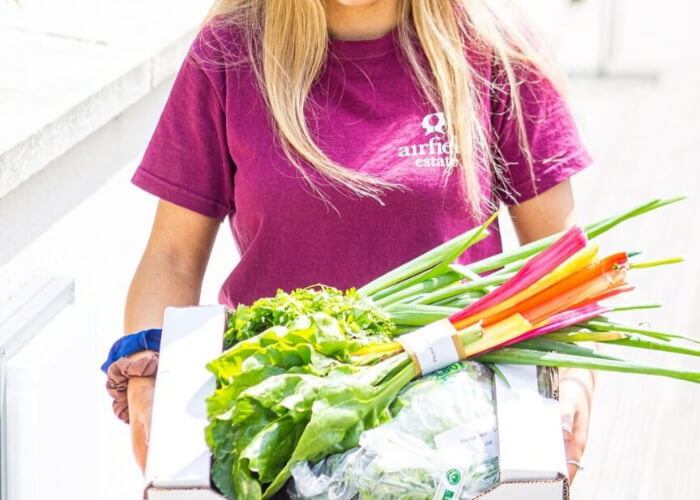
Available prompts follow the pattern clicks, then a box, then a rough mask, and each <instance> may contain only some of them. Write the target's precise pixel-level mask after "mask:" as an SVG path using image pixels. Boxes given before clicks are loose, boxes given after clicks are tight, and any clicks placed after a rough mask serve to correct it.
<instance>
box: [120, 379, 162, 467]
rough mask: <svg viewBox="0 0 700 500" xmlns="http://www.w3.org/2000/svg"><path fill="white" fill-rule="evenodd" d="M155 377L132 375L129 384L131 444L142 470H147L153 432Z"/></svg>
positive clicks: (127, 391)
mask: <svg viewBox="0 0 700 500" xmlns="http://www.w3.org/2000/svg"><path fill="white" fill-rule="evenodd" d="M155 385H156V378H155V377H132V378H130V379H129V385H128V386H127V390H126V393H127V400H128V402H129V424H130V425H131V445H132V447H133V450H134V456H135V457H136V462H137V463H138V465H139V467H140V468H141V472H143V473H145V472H146V456H147V455H148V437H149V434H150V432H151V411H152V409H153V389H154V387H155Z"/></svg>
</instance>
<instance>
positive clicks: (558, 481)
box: [144, 306, 568, 500]
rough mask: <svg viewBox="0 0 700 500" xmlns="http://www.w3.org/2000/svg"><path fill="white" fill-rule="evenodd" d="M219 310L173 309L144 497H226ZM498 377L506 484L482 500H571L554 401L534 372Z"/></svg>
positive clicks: (222, 319) (166, 326)
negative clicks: (210, 421) (213, 366)
mask: <svg viewBox="0 0 700 500" xmlns="http://www.w3.org/2000/svg"><path fill="white" fill-rule="evenodd" d="M227 317H228V313H227V310H226V309H225V308H224V307H222V306H204V307H187V308H168V309H167V310H166V312H165V319H164V323H163V339H162V344H161V354H160V366H159V367H158V378H157V383H156V389H155V396H154V402H153V416H152V426H151V435H150V441H149V451H148V462H147V467H146V488H145V492H144V498H145V499H147V500H222V499H223V498H224V497H223V496H221V495H220V494H218V493H217V492H215V491H214V490H213V489H212V487H211V484H210V479H209V476H210V457H209V449H208V448H207V445H206V442H205V441H204V428H205V427H206V425H207V418H206V405H205V398H206V397H207V396H208V395H210V394H211V393H212V392H213V391H214V378H213V376H211V374H210V373H209V372H208V371H207V370H206V369H205V365H206V363H207V362H208V361H210V360H212V359H214V358H215V357H217V356H218V355H219V354H220V353H221V351H222V344H223V341H222V336H223V332H224V331H225V328H226V320H227ZM501 370H502V371H503V372H504V374H505V375H506V377H507V379H508V382H509V385H510V387H508V386H506V385H505V384H503V383H502V382H501V381H500V380H499V379H496V407H497V418H498V425H499V461H500V465H501V483H500V484H498V485H497V486H495V487H494V488H492V489H491V490H489V491H487V492H485V493H483V494H482V495H480V496H479V497H477V498H479V500H513V499H517V500H567V499H568V483H567V480H566V479H565V473H566V461H565V456H564V445H563V440H562V433H561V426H560V421H559V410H558V405H557V403H556V401H554V400H551V399H547V398H544V397H542V396H540V394H539V392H538V389H537V374H536V370H535V368H534V367H526V366H502V367H501Z"/></svg>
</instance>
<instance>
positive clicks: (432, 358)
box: [398, 319, 459, 375]
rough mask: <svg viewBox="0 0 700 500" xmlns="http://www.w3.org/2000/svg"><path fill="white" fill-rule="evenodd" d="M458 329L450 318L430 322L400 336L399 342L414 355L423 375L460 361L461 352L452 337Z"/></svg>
mask: <svg viewBox="0 0 700 500" xmlns="http://www.w3.org/2000/svg"><path fill="white" fill-rule="evenodd" d="M456 334H457V330H455V327H454V326H452V323H450V321H449V320H448V319H442V320H440V321H436V322H435V323H430V324H429V325H426V326H424V327H422V328H419V329H418V330H416V331H415V332H411V333H406V334H404V335H401V336H400V337H399V339H398V340H399V342H400V343H401V345H402V346H403V347H404V349H406V351H408V353H409V354H412V355H413V356H414V359H415V360H416V361H417V362H418V365H419V367H420V371H421V373H422V374H423V375H426V374H428V373H432V372H434V371H437V370H439V369H440V368H444V367H446V366H449V365H451V364H452V363H454V362H456V361H459V353H458V352H457V347H456V346H455V342H454V339H453V338H452V337H453V336H454V335H456Z"/></svg>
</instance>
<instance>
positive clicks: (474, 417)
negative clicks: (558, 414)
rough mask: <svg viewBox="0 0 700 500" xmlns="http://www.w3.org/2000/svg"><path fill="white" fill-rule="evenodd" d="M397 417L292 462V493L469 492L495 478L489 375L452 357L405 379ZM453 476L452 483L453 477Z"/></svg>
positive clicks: (381, 496)
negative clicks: (342, 448) (338, 447)
mask: <svg viewBox="0 0 700 500" xmlns="http://www.w3.org/2000/svg"><path fill="white" fill-rule="evenodd" d="M391 411H392V414H393V416H394V418H393V419H392V420H391V421H389V422H387V423H386V424H384V425H382V426H380V427H377V428H375V429H371V430H368V431H365V432H363V433H362V435H361V437H360V444H359V446H358V447H357V448H354V449H351V450H348V451H346V452H345V453H341V454H337V455H332V456H329V457H327V458H326V459H324V460H322V461H321V462H319V463H317V464H309V463H306V462H303V463H299V464H296V465H295V466H294V467H293V469H292V474H293V478H294V481H291V482H290V486H289V488H288V494H289V495H290V497H291V498H292V499H296V500H351V499H357V498H359V499H372V500H389V499H401V498H404V499H412V500H420V499H427V500H432V499H433V498H442V497H443V495H442V493H441V492H443V491H444V490H445V489H446V488H448V489H451V491H452V492H453V494H454V496H453V498H455V499H457V498H460V499H464V500H467V499H470V498H473V497H474V496H476V495H478V494H479V493H481V492H483V491H485V490H487V489H488V488H490V487H491V486H493V485H495V484H496V483H497V482H498V458H497V455H498V441H497V440H498V436H497V432H496V411H495V404H494V392H493V374H492V372H491V371H490V370H489V369H488V368H486V367H485V366H484V365H481V364H479V363H473V362H461V363H455V364H453V365H451V366H449V367H447V368H445V369H443V370H440V371H438V372H435V373H433V374H431V375H428V376H426V377H423V378H421V379H418V380H416V381H414V382H412V383H411V384H410V385H408V386H407V387H406V388H405V389H404V390H403V391H402V392H401V393H400V394H399V396H398V397H397V399H396V401H394V403H393V404H392V407H391ZM452 483H454V484H452Z"/></svg>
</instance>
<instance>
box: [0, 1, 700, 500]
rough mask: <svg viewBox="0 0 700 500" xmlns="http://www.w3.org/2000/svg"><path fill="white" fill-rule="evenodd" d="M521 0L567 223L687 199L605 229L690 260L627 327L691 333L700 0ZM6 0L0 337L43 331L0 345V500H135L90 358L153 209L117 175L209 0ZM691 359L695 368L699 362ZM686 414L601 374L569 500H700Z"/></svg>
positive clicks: (637, 385)
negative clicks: (561, 74) (558, 162)
mask: <svg viewBox="0 0 700 500" xmlns="http://www.w3.org/2000/svg"><path fill="white" fill-rule="evenodd" d="M521 3H522V4H523V6H524V8H525V9H526V10H528V11H529V13H530V14H531V16H532V17H533V18H535V19H536V20H537V21H538V22H539V23H540V24H541V26H542V28H543V30H544V31H545V33H547V35H548V37H549V39H550V42H551V44H552V45H553V47H554V48H555V50H556V53H557V55H558V58H559V61H560V63H561V65H562V67H563V68H564V69H565V70H566V72H567V73H568V74H569V75H570V88H569V91H570V93H569V98H570V101H571V106H572V108H573V109H574V111H575V113H576V115H577V118H578V122H579V124H580V128H581V130H582V133H583V134H584V136H585V138H586V142H587V144H588V145H589V148H590V150H591V152H592V153H593V156H594V157H595V159H596V163H595V165H594V166H593V167H592V168H590V169H588V170H587V171H585V172H583V173H582V174H580V175H578V176H577V177H576V178H575V180H574V185H575V191H576V197H577V205H578V207H579V209H578V210H579V214H580V218H581V220H582V221H583V222H585V221H590V220H595V219H597V218H599V217H602V216H604V215H607V214H610V213H611V212H615V211H617V210H621V209H624V208H627V207H630V206H632V205H635V204H638V203H641V202H643V201H646V200H648V199H650V198H653V197H660V196H672V195H676V194H679V193H685V194H688V195H689V197H690V199H689V200H688V201H686V202H684V203H682V204H679V205H675V206H673V207H669V208H667V209H664V210H663V211H660V212H658V213H654V214H652V215H650V216H646V217H645V218H643V219H642V220H639V221H635V222H632V223H629V224H627V225H625V226H624V227H622V228H620V229H618V230H616V231H614V233H613V234H612V235H611V236H610V237H608V238H607V239H605V240H604V241H605V249H607V250H610V251H612V250H619V249H630V250H638V249H639V250H643V251H644V252H645V257H648V258H649V259H653V258H661V257H666V256H669V255H683V256H685V258H686V262H685V263H684V264H682V265H679V266H675V267H670V268H660V269H651V270H648V271H645V272H641V271H640V272H639V274H638V275H637V276H636V277H635V280H636V282H637V285H638V291H637V292H635V294H636V299H635V301H638V302H658V301H663V302H664V303H665V307H664V308H663V309H662V310H658V311H649V312H647V313H644V314H637V313H635V315H634V317H632V316H630V320H631V321H642V322H645V323H649V324H651V325H653V326H654V327H656V328H658V329H662V330H669V331H676V332H679V333H683V334H691V335H696V336H698V333H697V328H696V325H697V324H698V322H699V321H700V291H699V287H698V285H697V282H698V279H699V278H700V263H699V260H698V255H700V236H699V234H700V175H699V174H698V167H700V160H699V159H698V156H699V155H698V153H697V147H698V146H697V145H698V142H700V141H699V139H700V137H699V135H700V132H699V131H700V94H699V92H698V89H700V53H699V51H698V47H700V30H698V28H697V19H698V17H699V16H700V5H699V4H697V3H695V2H689V1H687V0H685V1H683V0H667V1H665V2H654V1H651V0H636V1H633V0H580V1H578V2H571V1H570V0H527V1H525V0H521ZM20 4H21V6H17V5H16V4H15V3H14V2H12V1H11V0H0V342H2V343H5V345H10V344H8V342H9V341H8V336H9V335H10V334H11V333H13V332H17V331H20V330H22V331H24V332H25V333H26V332H28V331H29V330H31V327H32V325H34V326H35V327H36V328H34V330H37V331H38V333H36V335H35V336H34V337H33V339H32V340H31V341H29V342H28V343H27V344H26V345H25V346H24V347H23V348H22V349H20V350H19V351H18V352H17V353H15V354H13V355H11V356H10V355H8V356H5V350H4V348H3V349H0V358H3V356H5V358H4V359H2V360H0V365H2V366H0V368H1V369H0V375H3V376H4V377H5V378H3V379H2V380H0V399H1V398H4V403H3V404H0V410H3V411H4V413H3V414H2V416H1V417H0V418H2V419H3V420H2V434H0V440H4V443H5V444H6V446H7V453H8V455H7V457H6V461H5V463H4V466H5V469H6V470H5V474H6V477H3V478H2V484H3V487H4V488H7V494H8V496H7V498H10V499H12V500H39V499H42V500H43V499H46V498H73V499H76V500H82V499H88V498H90V499H92V498H98V499H105V500H117V499H120V500H123V499H127V498H131V499H136V498H140V495H141V488H142V484H141V477H140V472H139V471H138V469H137V468H136V466H135V465H134V463H133V460H132V458H131V451H130V444H129V435H128V428H127V426H125V425H123V424H122V423H121V422H119V421H117V420H116V418H114V417H113V415H112V414H111V410H110V401H109V399H108V397H107V395H106V393H105V391H104V377H103V375H102V373H101V372H100V371H99V365H100V363H101V362H102V361H103V358H104V357H105V355H106V352H107V350H108V347H109V346H110V345H111V343H112V342H113V341H114V340H115V339H116V338H117V337H118V336H119V335H121V334H122V331H121V323H122V319H121V315H122V310H123V304H124V297H125V295H126V290H127V287H128V284H129V280H130V278H131V275H132V273H133V270H134V269H135V267H136V264H137V262H138V259H139V257H140V253H141V251H142V249H143V246H144V244H145V242H146V238H147V236H148V232H149V229H150V223H151V220H152V216H153V211H154V208H155V200H154V199H152V198H151V197H150V196H148V195H146V194H144V193H142V192H140V191H139V190H138V189H136V188H134V187H133V186H131V185H130V184H129V178H130V176H131V174H132V173H133V171H134V169H135V167H136V164H137V162H138V160H139V158H140V155H141V154H142V152H143V149H144V147H145V144H146V142H147V141H148V138H149V136H150V133H151V132H152V130H153V127H154V124H155V121H156V120H157V118H158V115H159V113H160V109H161V108H162V106H163V103H164V100H165V98H166V97H167V95H168V90H169V87H170V85H171V83H172V76H173V74H174V72H175V71H176V70H177V68H178V67H179V65H180V63H181V61H182V57H183V55H184V52H185V50H186V49H187V46H188V45H189V42H190V41H191V39H192V37H193V33H194V31H193V30H194V29H195V28H196V26H197V24H198V23H199V21H200V20H201V19H202V18H203V16H204V13H205V12H206V9H207V7H208V4H209V2H208V1H202V0H188V1H187V2H172V1H165V0H140V1H134V0H122V1H119V2H116V1H112V0H22V1H21V2H20ZM507 239H508V242H509V244H514V239H513V237H512V235H509V236H508V237H507ZM368 258H370V256H368ZM236 260H237V256H236V252H235V247H234V245H233V243H232V241H231V236H230V234H229V230H228V228H227V227H226V225H224V226H222V230H221V231H220V234H219V238H218V240H217V244H216V248H215V250H214V255H213V257H212V261H211V265H210V268H209V271H208V273H207V276H206V279H205V286H204V292H203V297H202V302H203V303H214V302H215V301H216V293H217V290H218V287H219V286H220V284H221V282H222V280H223V277H224V276H226V274H227V273H228V271H229V270H230V268H231V267H232V266H233V265H234V264H235V262H236ZM52 277H64V278H69V279H72V280H73V281H74V283H75V303H74V304H73V305H69V306H67V307H65V308H63V309H62V310H61V311H60V312H59V313H58V314H57V315H56V316H55V317H53V319H51V320H50V321H49V322H48V323H46V325H44V321H43V320H42V319H41V318H40V317H39V316H40V314H39V312H40V311H41V310H43V309H41V308H42V307H44V306H46V304H45V303H44V302H45V301H44V302H42V299H41V296H40V295H41V294H38V293H34V291H33V290H37V289H42V287H44V286H45V284H46V283H47V281H46V280H47V279H49V278H52ZM18 311H20V312H21V315H20V314H19V313H18ZM33 311H36V316H34V315H33ZM19 316H21V317H19ZM44 317H45V316H44ZM18 324H21V328H20V327H18V326H17V325H18ZM0 347H2V346H0ZM8 352H10V351H8ZM638 357H639V359H640V360H643V361H645V362H649V363H654V364H663V363H667V362H669V360H668V359H666V358H664V357H663V356H659V355H655V354H648V353H642V354H641V355H638ZM3 366H4V368H3ZM685 366H686V368H693V369H694V370H700V366H699V364H698V362H697V361H696V360H687V361H686V364H685ZM3 370H4V371H3ZM3 405H4V406H3ZM697 415H700V387H696V386H691V385H690V384H686V383H682V382H676V381H671V380H662V379H656V378H643V377H641V376H627V375H608V374H603V375H601V376H600V378H599V387H598V390H597V395H596V399H595V402H594V410H593V419H592V423H591V434H590V441H589V446H588V450H587V452H586V455H585V457H584V460H583V463H584V465H585V471H582V472H581V473H580V474H579V475H578V477H577V479H576V482H575V484H574V487H573V491H572V498H573V499H575V500H588V499H596V500H606V499H615V500H623V499H630V500H632V499H634V500H651V499H659V498H663V499H684V500H685V499H691V498H700V476H698V474H696V473H695V472H694V471H696V470H697V468H698V467H699V466H700V446H698V444H699V443H700V426H698V424H697Z"/></svg>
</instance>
